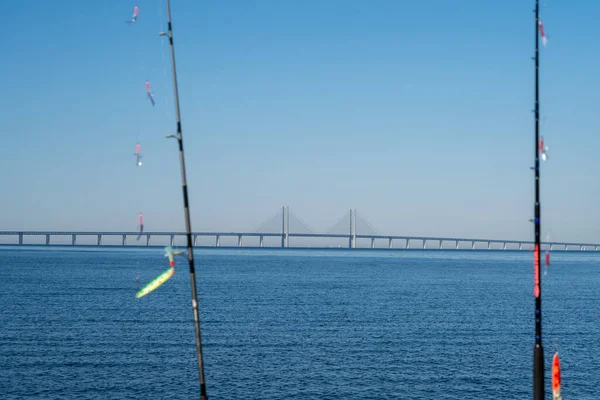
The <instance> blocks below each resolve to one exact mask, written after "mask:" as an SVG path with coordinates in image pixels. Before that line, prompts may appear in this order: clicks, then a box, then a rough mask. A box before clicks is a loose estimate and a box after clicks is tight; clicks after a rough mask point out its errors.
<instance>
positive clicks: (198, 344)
mask: <svg viewBox="0 0 600 400" xmlns="http://www.w3.org/2000/svg"><path fill="white" fill-rule="evenodd" d="M166 2H167V23H168V30H169V33H168V36H169V45H170V48H171V68H172V70H173V89H174V92H175V114H176V118H177V141H178V142H179V161H180V164H181V186H182V188H183V212H184V214H185V230H186V233H187V235H186V236H187V254H188V261H189V264H190V280H191V286H192V309H193V311H194V325H195V328H196V356H197V358H198V375H199V380H200V399H201V400H208V395H207V394H206V382H205V381H204V362H203V360H202V340H201V338H200V314H199V312H198V295H197V292H196V270H195V267H194V250H193V242H192V223H191V222H190V206H189V200H188V189H187V182H186V178H185V158H184V156H183V138H182V134H181V115H180V114H179V91H178V89H177V72H176V68H175V48H174V47H173V30H172V26H171V4H170V2H169V0H166ZM159 35H160V36H165V33H164V32H160V34H159Z"/></svg>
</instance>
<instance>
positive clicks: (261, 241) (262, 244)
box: [259, 235, 265, 247]
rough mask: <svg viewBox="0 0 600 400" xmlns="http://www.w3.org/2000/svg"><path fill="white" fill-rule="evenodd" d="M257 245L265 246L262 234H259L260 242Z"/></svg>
mask: <svg viewBox="0 0 600 400" xmlns="http://www.w3.org/2000/svg"><path fill="white" fill-rule="evenodd" d="M259 246H260V247H265V239H264V237H263V236H262V235H261V236H260V244H259Z"/></svg>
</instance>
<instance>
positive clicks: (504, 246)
mask: <svg viewBox="0 0 600 400" xmlns="http://www.w3.org/2000/svg"><path fill="white" fill-rule="evenodd" d="M502 250H506V242H504V245H503V246H502Z"/></svg>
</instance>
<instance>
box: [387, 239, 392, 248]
mask: <svg viewBox="0 0 600 400" xmlns="http://www.w3.org/2000/svg"><path fill="white" fill-rule="evenodd" d="M388 247H389V248H390V249H391V248H392V247H393V246H392V238H390V244H389V245H388Z"/></svg>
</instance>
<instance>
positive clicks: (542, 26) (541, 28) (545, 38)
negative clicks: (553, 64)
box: [538, 19, 548, 46]
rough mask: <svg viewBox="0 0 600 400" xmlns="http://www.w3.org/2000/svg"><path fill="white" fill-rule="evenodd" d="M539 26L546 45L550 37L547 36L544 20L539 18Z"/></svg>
mask: <svg viewBox="0 0 600 400" xmlns="http://www.w3.org/2000/svg"><path fill="white" fill-rule="evenodd" d="M538 27H539V28H540V35H541V36H542V44H543V45H544V46H545V45H546V43H548V38H547V37H546V32H544V24H542V20H541V19H540V20H538Z"/></svg>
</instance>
